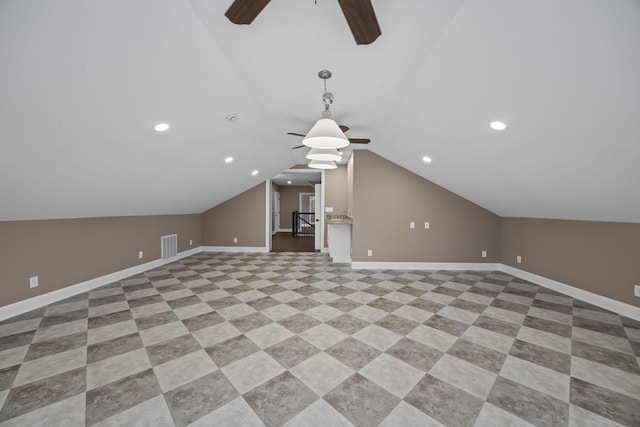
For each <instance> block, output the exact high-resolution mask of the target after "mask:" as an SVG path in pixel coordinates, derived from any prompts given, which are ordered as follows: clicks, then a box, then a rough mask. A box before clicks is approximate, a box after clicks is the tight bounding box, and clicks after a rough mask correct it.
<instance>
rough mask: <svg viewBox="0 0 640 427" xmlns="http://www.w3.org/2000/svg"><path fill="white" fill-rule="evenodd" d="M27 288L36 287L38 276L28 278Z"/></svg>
mask: <svg viewBox="0 0 640 427" xmlns="http://www.w3.org/2000/svg"><path fill="white" fill-rule="evenodd" d="M29 287H30V288H37V287H38V276H33V277H29Z"/></svg>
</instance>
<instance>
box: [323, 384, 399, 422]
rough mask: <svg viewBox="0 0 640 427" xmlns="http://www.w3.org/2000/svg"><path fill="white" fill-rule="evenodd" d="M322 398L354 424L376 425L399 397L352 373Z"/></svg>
mask: <svg viewBox="0 0 640 427" xmlns="http://www.w3.org/2000/svg"><path fill="white" fill-rule="evenodd" d="M324 400H325V401H327V403H329V404H330V405H331V406H333V407H334V408H335V409H336V410H337V411H338V412H340V413H341V414H342V415H343V416H344V417H345V418H347V419H348V420H349V421H351V422H352V423H353V424H355V425H359V426H366V425H378V424H380V423H381V422H382V420H384V419H385V418H386V417H387V416H388V415H389V413H390V412H391V411H392V410H393V408H395V406H396V405H397V404H398V403H399V402H400V399H399V398H397V397H395V396H394V395H392V394H391V393H389V392H388V391H386V390H384V389H383V388H382V387H380V386H378V385H376V384H375V383H373V382H371V381H370V380H368V379H366V378H365V377H363V376H362V375H360V374H354V375H352V376H351V377H349V378H348V379H347V380H345V381H344V382H343V383H342V384H340V385H339V386H338V387H336V388H334V389H333V390H332V391H331V392H329V393H328V394H327V395H325V397H324Z"/></svg>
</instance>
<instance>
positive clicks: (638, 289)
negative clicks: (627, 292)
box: [633, 285, 640, 297]
mask: <svg viewBox="0 0 640 427" xmlns="http://www.w3.org/2000/svg"><path fill="white" fill-rule="evenodd" d="M633 289H634V291H633V294H634V295H635V296H637V297H640V285H635V286H634V287H633Z"/></svg>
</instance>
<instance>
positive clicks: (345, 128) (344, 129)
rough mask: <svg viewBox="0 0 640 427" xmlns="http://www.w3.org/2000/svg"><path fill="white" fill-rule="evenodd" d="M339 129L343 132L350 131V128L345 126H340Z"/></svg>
mask: <svg viewBox="0 0 640 427" xmlns="http://www.w3.org/2000/svg"><path fill="white" fill-rule="evenodd" d="M339 128H340V130H341V131H342V132H346V131H348V130H349V126H345V125H340V126H339Z"/></svg>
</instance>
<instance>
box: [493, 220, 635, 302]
mask: <svg viewBox="0 0 640 427" xmlns="http://www.w3.org/2000/svg"><path fill="white" fill-rule="evenodd" d="M517 255H520V256H521V257H522V263H521V264H517V263H516V256H517ZM500 262H501V263H503V264H506V265H510V266H512V267H515V268H519V269H521V270H525V271H528V272H531V273H535V274H538V275H540V276H544V277H547V278H550V279H554V280H557V281H559V282H562V283H566V284H568V285H572V286H575V287H577V288H580V289H584V290H586V291H589V292H593V293H596V294H600V295H603V296H606V297H609V298H613V299H616V300H618V301H622V302H626V303H627V304H632V305H635V306H640V301H639V298H637V297H634V296H633V285H634V284H640V224H628V223H615V222H593V221H565V220H551V219H529V218H502V220H501V227H500Z"/></svg>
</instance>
